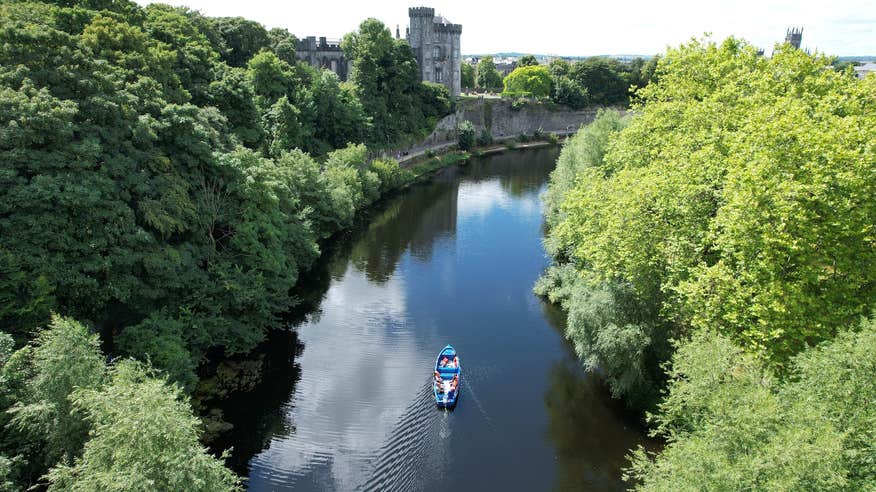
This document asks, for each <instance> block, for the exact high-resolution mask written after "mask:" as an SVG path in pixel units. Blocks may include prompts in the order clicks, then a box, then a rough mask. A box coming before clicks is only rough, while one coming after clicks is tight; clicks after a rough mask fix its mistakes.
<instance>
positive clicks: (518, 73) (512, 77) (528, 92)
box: [502, 65, 551, 97]
mask: <svg viewBox="0 0 876 492" xmlns="http://www.w3.org/2000/svg"><path fill="white" fill-rule="evenodd" d="M503 84H504V87H505V89H504V90H503V91H502V94H503V95H509V94H510V95H522V96H527V97H548V96H549V95H550V94H551V76H550V71H548V68H547V67H543V66H540V65H531V66H521V67H518V68H515V69H514V71H513V72H511V73H509V74H508V76H507V77H505V79H504V81H503Z"/></svg>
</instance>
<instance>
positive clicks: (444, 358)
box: [438, 355, 450, 367]
mask: <svg viewBox="0 0 876 492" xmlns="http://www.w3.org/2000/svg"><path fill="white" fill-rule="evenodd" d="M448 362H450V359H448V358H447V356H446V355H445V356H444V357H442V358H441V362H439V363H438V365H440V366H441V367H447V363H448Z"/></svg>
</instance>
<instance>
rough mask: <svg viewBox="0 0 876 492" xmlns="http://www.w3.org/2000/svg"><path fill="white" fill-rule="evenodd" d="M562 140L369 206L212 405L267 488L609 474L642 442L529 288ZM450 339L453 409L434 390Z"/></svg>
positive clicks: (550, 485)
mask: <svg viewBox="0 0 876 492" xmlns="http://www.w3.org/2000/svg"><path fill="white" fill-rule="evenodd" d="M557 153H558V151H557V150H556V149H542V150H529V151H517V152H509V153H506V154H503V155H498V156H492V157H486V158H480V159H475V160H473V161H472V162H471V163H470V164H468V165H466V166H462V167H459V168H454V169H447V170H445V171H443V172H441V173H440V174H439V175H437V176H436V177H435V179H433V180H431V181H430V182H429V183H425V184H421V185H417V186H414V187H413V188H411V189H410V190H408V191H407V192H405V193H404V194H402V195H401V196H398V197H395V198H393V199H391V200H389V201H388V202H387V203H385V204H384V205H383V206H381V207H379V209H378V210H376V211H375V212H374V213H373V214H372V216H371V217H369V218H368V220H367V221H366V222H367V224H365V225H363V226H362V227H360V228H359V230H358V231H356V232H354V233H352V234H351V235H350V237H349V238H347V239H344V240H342V241H341V242H340V243H341V244H339V245H337V246H336V248H335V249H336V251H333V252H332V253H331V254H329V255H327V258H326V260H325V261H324V262H323V264H322V265H321V266H320V267H318V268H317V269H316V271H315V272H314V273H313V275H312V277H313V278H312V280H311V281H310V282H312V283H313V285H311V286H308V288H306V289H304V290H303V292H302V293H300V294H299V295H300V296H301V297H302V298H303V300H304V301H308V305H309V306H311V307H310V309H309V311H306V312H304V313H303V316H302V319H300V320H298V321H296V322H294V323H293V324H294V325H295V326H296V330H297V337H296V335H295V333H281V334H277V335H274V336H273V337H272V338H271V340H269V342H268V343H267V344H266V345H265V347H264V348H263V351H264V352H265V354H264V355H265V357H266V358H267V360H268V364H267V366H268V371H267V373H266V376H265V379H264V381H263V382H262V384H260V385H259V386H258V387H257V388H256V389H255V390H254V391H252V392H250V393H247V394H245V395H237V396H236V397H233V398H230V399H229V400H228V401H227V402H226V403H225V409H224V411H225V414H226V418H227V420H229V421H230V422H231V423H233V424H234V425H235V428H234V429H233V430H232V431H230V432H229V433H227V434H226V436H225V439H224V440H223V441H222V442H221V443H220V444H221V445H223V446H234V449H235V453H234V456H233V461H234V464H235V466H236V467H237V468H238V471H240V472H241V473H244V474H246V475H247V476H248V477H249V482H248V484H249V489H250V490H253V491H263V490H265V491H266V490H299V491H307V490H343V491H347V490H371V489H374V490H422V489H430V490H434V489H437V488H438V487H442V488H447V490H484V489H487V490H619V489H623V488H624V484H623V483H622V482H621V481H620V468H621V467H622V466H624V465H625V459H624V455H625V454H626V452H627V451H628V450H629V449H630V448H631V447H635V446H636V445H637V444H640V443H646V442H645V438H644V436H643V432H642V430H641V429H640V428H639V427H638V426H637V425H636V424H635V422H634V421H633V420H632V419H630V418H629V417H628V416H625V415H624V412H623V410H622V408H620V407H619V405H618V403H617V402H615V401H612V400H611V399H610V398H609V397H608V395H607V393H606V391H605V390H604V388H603V387H602V386H601V384H600V383H599V382H598V381H597V380H596V378H595V377H594V376H591V375H586V374H584V373H583V372H582V371H581V369H580V365H579V363H578V362H577V360H576V359H575V357H574V354H573V352H572V351H571V349H570V347H569V346H568V344H567V343H566V342H565V341H564V340H563V338H562V336H561V331H562V323H563V316H562V314H561V313H560V312H558V311H557V310H556V309H555V308H553V307H551V306H549V305H546V304H544V303H542V302H541V301H540V300H539V299H538V298H536V297H535V296H534V295H533V294H532V286H533V283H534V282H535V280H536V279H537V278H538V276H539V275H540V273H541V272H542V271H543V270H544V268H545V266H546V265H547V259H546V257H545V253H544V250H543V248H542V245H541V239H542V230H541V227H542V216H541V212H542V205H541V202H540V200H539V195H540V194H541V193H542V192H543V191H544V190H545V187H546V183H547V178H548V175H549V173H550V171H551V170H552V169H553V167H554V162H555V160H556V157H557ZM447 343H451V344H453V346H454V347H456V349H457V351H458V352H459V354H460V361H461V365H462V370H463V382H462V386H463V389H462V392H461V396H460V400H459V403H458V405H457V407H456V409H455V410H454V411H451V412H448V411H443V410H439V409H437V408H436V407H435V405H434V400H433V397H432V392H431V386H430V381H431V379H430V378H431V372H432V367H433V365H434V362H435V356H436V354H437V352H438V351H439V350H440V349H441V348H442V347H444V345H446V344H447Z"/></svg>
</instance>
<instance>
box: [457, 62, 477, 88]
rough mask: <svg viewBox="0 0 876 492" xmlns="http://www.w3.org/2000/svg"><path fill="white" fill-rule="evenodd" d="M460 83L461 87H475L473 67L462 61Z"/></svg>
mask: <svg viewBox="0 0 876 492" xmlns="http://www.w3.org/2000/svg"><path fill="white" fill-rule="evenodd" d="M460 69H461V71H462V72H461V79H460V84H461V85H462V87H463V89H474V88H475V67H474V66H473V65H472V64H471V63H467V62H462V66H461V67H460Z"/></svg>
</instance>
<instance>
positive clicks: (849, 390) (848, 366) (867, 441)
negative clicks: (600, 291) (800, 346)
mask: <svg viewBox="0 0 876 492" xmlns="http://www.w3.org/2000/svg"><path fill="white" fill-rule="evenodd" d="M873 350H876V326H874V323H873V322H872V321H868V322H865V323H863V325H862V326H861V330H860V331H859V332H854V331H849V332H845V333H843V334H841V335H840V336H838V337H837V339H836V340H834V341H832V342H829V343H826V344H824V345H822V346H820V347H818V348H812V349H809V350H807V351H805V352H803V353H802V354H801V355H800V356H799V357H797V358H796V359H795V360H794V363H793V367H792V369H791V371H792V373H793V374H794V377H793V378H791V379H788V380H786V381H784V382H781V381H779V380H777V379H776V378H775V376H774V375H773V374H771V372H770V371H769V370H768V369H767V368H765V367H764V366H763V364H762V362H761V361H760V360H758V359H756V358H755V357H753V356H752V355H750V354H748V353H746V352H745V351H744V350H743V349H742V348H741V347H739V346H738V345H735V344H734V343H733V342H732V341H730V340H729V339H728V338H726V337H722V336H720V335H715V334H713V333H709V332H700V333H697V334H695V335H694V336H693V338H692V340H691V341H689V342H686V343H683V344H682V345H681V346H680V347H679V350H678V352H677V353H676V354H675V356H674V357H673V361H672V369H671V371H670V376H671V381H670V384H669V392H668V396H667V397H666V399H665V400H664V401H663V402H662V403H661V404H660V407H659V411H658V412H657V413H656V414H655V415H654V416H653V417H652V420H653V423H655V424H656V425H657V431H658V432H659V433H660V434H661V435H663V436H664V437H665V438H666V439H667V441H668V444H667V446H666V447H665V448H664V449H663V450H662V451H661V452H660V453H659V454H658V455H657V456H656V457H655V459H651V458H649V457H648V456H647V455H646V454H645V452H644V451H642V450H641V449H639V450H638V451H637V452H635V453H634V454H633V467H632V469H631V470H630V473H631V476H632V477H634V478H636V479H638V480H640V481H641V485H639V486H638V487H637V488H638V489H639V490H678V489H688V488H693V489H702V490H729V489H733V490H736V489H740V488H742V489H752V490H755V489H757V490H761V489H762V490H800V489H812V490H866V489H868V488H869V487H871V486H872V484H873V483H874V481H876V468H874V466H873V459H872V457H873V455H874V444H873V443H874V442H876V441H874V437H876V436H874V430H873V429H874V428H876V427H874V426H873V423H874V422H876V410H874V409H873V406H872V405H869V404H868V403H867V402H868V401H870V400H871V399H872V398H874V397H876V384H874V381H876V379H874V375H876V363H874V361H873V358H872V357H871V356H870V354H872V352H873Z"/></svg>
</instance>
